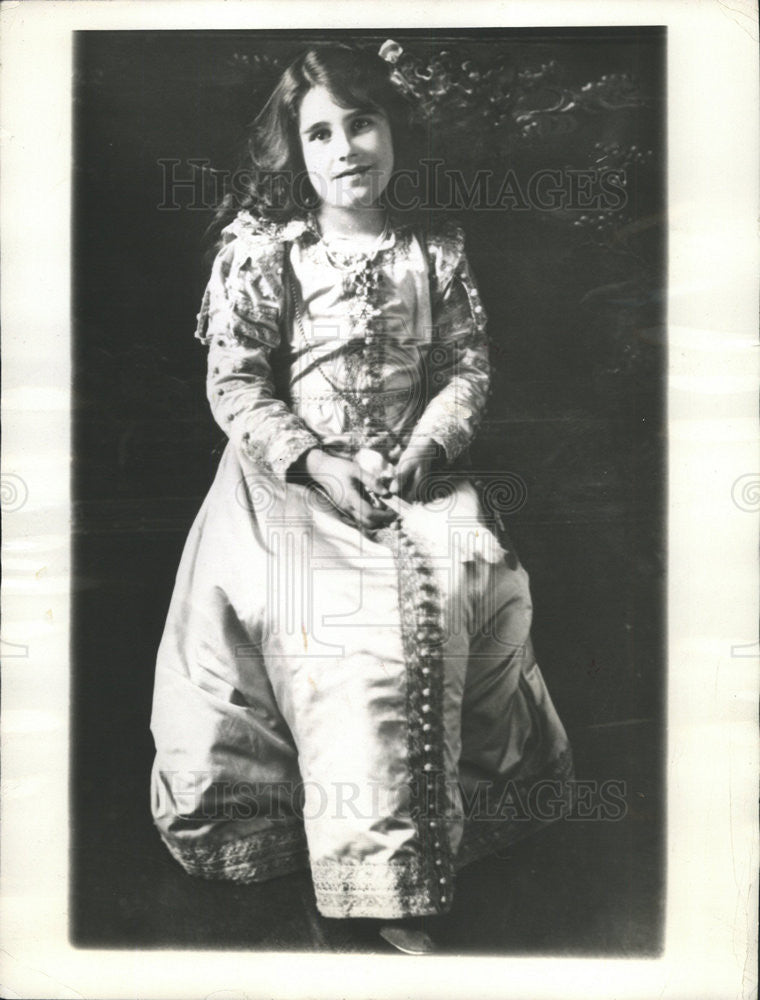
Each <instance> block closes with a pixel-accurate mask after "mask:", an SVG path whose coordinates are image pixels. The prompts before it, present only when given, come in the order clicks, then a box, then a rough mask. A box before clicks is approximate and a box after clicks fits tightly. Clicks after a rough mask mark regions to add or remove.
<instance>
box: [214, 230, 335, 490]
mask: <svg viewBox="0 0 760 1000" xmlns="http://www.w3.org/2000/svg"><path fill="white" fill-rule="evenodd" d="M278 250H279V253H280V256H281V254H282V248H281V247H279V248H277V247H272V246H268V245H266V244H265V243H262V244H261V245H260V246H258V247H257V246H256V244H255V243H251V242H250V241H246V240H244V239H235V238H233V239H231V240H230V241H229V242H228V243H227V244H226V245H225V246H223V247H222V249H221V250H220V251H219V253H218V254H217V257H216V260H215V261H214V265H213V267H212V271H211V277H210V279H209V283H208V286H207V287H206V291H205V294H204V297H203V303H202V305H201V311H200V313H199V314H198V327H197V330H196V336H197V337H198V339H199V340H200V341H201V342H202V343H204V344H206V345H207V346H208V375H207V380H206V390H207V395H208V399H209V403H210V405H211V412H212V413H213V415H214V419H215V420H216V422H217V423H218V424H219V426H220V427H221V428H222V430H223V431H224V432H225V433H226V434H227V436H228V437H229V439H230V440H231V441H232V442H233V443H234V444H235V446H236V447H237V448H238V449H239V451H240V453H241V454H242V455H244V456H246V457H247V458H249V459H250V460H252V461H253V462H255V463H256V464H257V465H259V466H262V467H263V468H265V469H266V470H268V471H269V472H272V473H274V474H275V475H276V476H278V477H279V478H281V479H283V480H284V479H285V477H286V475H287V472H288V469H289V467H290V466H291V465H292V464H293V463H294V462H295V461H296V460H297V459H298V458H299V457H300V456H301V455H302V454H304V452H306V451H308V450H309V449H310V448H312V447H314V446H315V445H318V444H319V443H320V442H319V438H317V437H316V435H314V434H313V433H312V432H311V431H310V430H309V428H308V427H307V426H306V425H305V424H304V422H303V421H302V420H300V419H299V418H298V417H297V416H296V415H295V414H294V413H293V411H292V410H291V409H290V408H289V407H288V406H287V404H286V403H285V402H283V400H281V399H279V398H277V396H276V395H275V390H274V383H273V378H272V369H271V365H270V357H271V353H272V351H273V350H274V349H275V348H276V347H277V346H278V345H279V343H280V337H281V331H280V313H281V308H282V288H281V283H279V282H278V280H277V277H276V275H277V273H278V268H277V266H276V265H277V252H278ZM280 263H281V261H280Z"/></svg>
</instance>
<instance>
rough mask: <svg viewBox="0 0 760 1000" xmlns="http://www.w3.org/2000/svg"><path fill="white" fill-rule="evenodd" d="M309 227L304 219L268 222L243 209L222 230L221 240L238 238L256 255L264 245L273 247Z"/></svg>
mask: <svg viewBox="0 0 760 1000" xmlns="http://www.w3.org/2000/svg"><path fill="white" fill-rule="evenodd" d="M309 228H310V227H309V223H308V222H307V221H306V220H304V219H291V220H290V221H289V222H270V221H269V220H267V219H260V218H258V217H256V216H254V215H252V214H251V213H250V212H248V211H245V210H243V211H241V212H238V214H237V216H236V217H235V218H234V219H233V220H232V222H231V223H230V224H229V225H228V226H225V228H224V229H223V230H222V240H223V241H224V243H229V242H230V241H231V240H234V239H238V240H240V241H241V243H242V244H243V245H245V246H247V247H249V248H250V251H251V253H252V254H256V255H257V254H259V253H261V251H262V250H263V249H265V248H266V247H274V246H277V245H281V244H282V243H287V242H292V241H293V240H296V239H298V238H299V237H300V236H303V234H304V233H305V232H306V231H307V230H308V229H309Z"/></svg>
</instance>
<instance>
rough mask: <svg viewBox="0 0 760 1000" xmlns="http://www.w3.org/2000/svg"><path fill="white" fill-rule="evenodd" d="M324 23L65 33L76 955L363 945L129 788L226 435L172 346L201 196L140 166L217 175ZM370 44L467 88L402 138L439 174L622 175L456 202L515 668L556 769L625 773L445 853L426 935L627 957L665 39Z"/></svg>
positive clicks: (649, 729) (649, 636)
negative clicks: (516, 591)
mask: <svg viewBox="0 0 760 1000" xmlns="http://www.w3.org/2000/svg"><path fill="white" fill-rule="evenodd" d="M338 34H340V33H336V32H323V33H317V32H310V33H304V32H271V31H267V32H261V33H258V32H230V31H216V32H187V31H177V32H83V33H79V35H78V38H77V46H76V62H75V90H74V94H75V129H76V131H75V163H74V196H75V201H74V205H75V212H74V220H73V233H74V248H75V249H74V261H73V265H74V266H73V273H74V302H75V307H74V317H73V319H74V338H73V343H74V393H73V399H74V449H73V453H74V471H73V491H74V508H75V524H74V543H73V544H74V552H73V555H74V566H75V574H74V588H75V595H74V598H75V599H74V612H73V615H74V620H73V648H72V663H73V668H74V672H75V676H74V704H73V727H72V731H73V733H74V741H73V748H74V749H73V759H72V765H73V767H72V785H71V796H72V814H73V817H74V827H73V834H72V872H73V880H72V901H71V902H72V907H71V915H72V924H71V937H72V942H73V943H75V944H79V945H82V946H87V947H97V946H103V947H117V948H118V947H135V946H140V947H150V946H168V945H172V946H183V945H185V946H194V947H203V946H213V947H224V946H230V947H237V948H240V947H246V946H250V947H252V948H256V947H261V948H283V949H287V948H299V949H318V950H369V949H372V948H374V947H375V943H374V941H373V940H371V939H369V938H367V939H366V940H362V938H361V935H358V936H357V935H356V934H352V933H350V932H349V930H348V929H347V927H346V924H345V922H342V921H325V920H323V919H322V918H320V917H319V916H318V915H317V914H316V911H315V909H314V902H313V896H312V895H311V890H310V886H309V882H308V876H306V875H305V876H303V877H301V876H291V877H288V878H285V879H279V880H276V881H275V882H270V883H266V884H264V885H260V886H247V887H243V886H235V885H229V884H224V883H219V884H216V883H205V882H202V881H195V880H193V879H191V878H190V877H189V876H186V875H185V874H184V873H183V872H182V871H181V869H180V868H179V866H177V865H176V863H175V862H173V861H172V860H171V858H170V857H169V855H168V854H167V853H166V852H165V849H164V848H163V846H162V845H161V844H160V842H159V840H158V836H157V834H155V832H154V831H153V828H152V824H151V818H150V811H149V799H148V775H149V769H150V764H151V761H152V752H153V747H152V741H151V736H150V732H149V728H148V725H149V716H150V702H151V695H152V675H153V666H154V657H155V651H156V648H157V645H158V642H159V638H160V634H161V629H162V626H163V621H164V617H165V614H166V610H167V607H168V601H169V597H170V593H171V588H172V584H173V579H174V574H175V572H176V568H177V565H178V562H179V557H180V553H181V549H182V545H183V543H184V538H185V535H186V533H187V530H188V529H189V527H190V524H191V522H192V519H193V517H194V515H195V513H196V511H197V509H198V507H199V505H200V502H201V499H202V497H203V495H204V493H205V491H206V490H207V488H208V487H209V485H210V482H211V479H212V477H213V475H214V472H215V468H216V464H217V462H218V458H219V455H220V453H221V447H222V444H223V438H222V435H221V432H220V431H219V430H218V429H217V428H216V426H215V425H214V423H213V421H212V419H211V417H210V415H209V413H208V407H207V403H206V399H205V388H204V379H205V358H204V352H203V350H202V348H201V347H200V346H199V344H198V342H197V341H195V340H194V338H193V330H194V324H195V313H196V312H197V310H198V307H199V303H200V298H201V294H202V291H203V287H204V284H205V281H206V279H207V275H208V268H209V250H210V247H211V244H210V242H209V239H208V238H207V236H206V231H207V228H208V226H209V224H210V223H211V221H212V216H213V213H212V212H211V210H210V208H209V207H205V208H204V207H203V205H202V204H199V201H201V198H200V194H199V192H200V191H201V190H202V187H201V183H200V174H199V173H197V172H196V174H195V175H194V176H195V180H196V182H197V184H196V191H195V193H193V192H192V191H191V190H190V189H189V188H185V189H183V190H178V191H177V193H176V200H177V203H178V204H179V205H180V207H179V208H178V209H176V210H170V209H168V208H166V200H167V199H166V190H165V185H164V179H165V172H166V169H167V167H162V166H161V163H160V161H162V160H176V161H180V163H179V165H178V166H177V167H176V172H177V175H179V176H182V177H185V178H188V177H191V176H192V168H191V167H190V166H189V163H188V161H190V160H191V159H197V160H202V161H206V162H208V163H209V164H210V165H211V166H212V167H213V168H215V169H217V170H220V171H223V170H230V169H232V168H233V167H234V165H235V155H236V146H235V143H236V140H237V139H238V137H239V136H240V134H241V132H242V130H243V128H244V126H245V125H246V124H247V123H248V122H249V121H251V119H252V118H253V117H254V116H255V114H256V112H257V111H258V110H259V108H260V107H261V104H262V102H263V100H264V99H265V98H266V96H267V95H268V93H269V91H270V90H271V87H272V85H273V84H274V82H275V81H276V79H277V76H278V75H279V71H280V69H281V68H282V67H283V66H284V65H286V64H287V62H288V61H289V60H290V59H291V58H292V57H293V56H295V55H296V54H297V53H298V52H299V51H301V50H302V48H303V47H304V46H305V45H306V44H308V43H309V42H311V41H315V40H320V39H327V38H334V37H336V36H337V35H338ZM389 36H390V37H392V38H394V39H396V40H397V41H398V42H399V43H401V45H402V46H403V47H404V49H405V51H406V53H407V55H408V57H409V58H410V59H411V58H413V59H415V60H417V61H418V64H419V65H420V66H423V67H425V66H427V65H428V64H432V62H433V61H434V59H435V58H436V57H437V55H438V54H439V53H440V52H442V51H445V52H447V53H449V55H448V56H446V57H445V58H446V59H447V60H449V63H450V65H451V66H453V70H452V71H451V72H452V73H453V74H454V79H456V80H457V81H459V83H460V84H461V83H462V81H464V83H465V84H467V86H469V88H470V92H469V93H468V92H467V89H466V88H464V89H463V86H464V85H460V86H458V87H457V88H454V91H455V92H456V94H458V95H459V98H457V100H452V99H451V96H450V94H447V95H444V97H443V98H441V99H440V106H439V107H437V110H436V116H435V118H434V124H433V126H432V127H431V128H430V129H429V131H428V143H429V154H430V155H431V156H433V157H438V156H440V157H445V160H446V167H447V168H450V169H459V170H461V171H462V172H463V174H464V176H465V177H466V178H469V179H472V177H473V176H474V174H475V172H476V171H477V170H478V169H488V170H491V171H493V172H494V174H495V175H496V176H498V177H503V175H504V173H505V170H506V169H507V167H510V168H512V169H514V170H515V173H516V176H517V177H518V178H519V180H520V181H527V179H528V178H529V176H530V175H531V173H532V172H534V171H536V170H538V169H543V168H554V169H563V168H565V167H574V168H578V167H588V166H593V165H598V166H615V165H618V166H619V165H623V166H624V167H625V170H626V175H627V180H628V186H627V193H628V201H627V204H626V205H625V207H624V208H623V209H622V210H620V211H618V212H615V213H608V214H607V216H605V217H604V218H596V215H595V213H593V212H592V213H589V212H584V211H582V210H572V209H571V210H563V211H559V210H558V211H547V212H543V211H537V210H532V211H528V212H514V211H509V210H505V209H498V210H491V211H475V210H471V211H469V212H465V213H463V214H462V215H461V217H460V220H459V221H460V222H461V223H462V224H463V225H464V227H465V229H466V232H467V240H468V256H469V259H470V262H471V264H472V267H473V270H474V272H475V274H476V277H477V280H478V283H479V285H480V288H481V292H482V294H483V298H484V300H485V304H486V306H487V310H488V313H489V321H490V322H489V331H490V335H491V338H492V350H493V362H494V366H495V387H494V393H493V398H492V403H491V407H490V411H489V418H488V420H487V421H486V424H485V425H484V427H483V429H482V432H481V435H480V438H479V441H478V444H477V446H476V447H475V449H474V450H473V462H474V466H475V469H476V470H477V471H482V472H485V473H487V474H493V473H499V472H500V473H502V474H504V473H509V475H510V477H511V482H512V483H513V484H516V491H515V494H514V497H513V498H512V503H511V506H510V507H509V512H510V516H509V518H508V528H509V531H510V534H511V535H512V537H513V539H514V541H515V543H516V547H517V549H518V551H519V553H520V557H521V559H522V561H523V563H524V564H525V565H526V567H527V568H528V570H529V572H530V574H531V584H532V592H533V599H534V607H535V627H534V641H535V645H536V648H537V653H538V658H539V662H540V663H541V666H542V670H543V672H544V674H545V676H546V679H547V682H548V684H549V688H550V690H551V692H552V695H553V698H554V700H555V703H556V704H557V708H558V710H559V712H560V715H561V717H562V718H563V721H564V722H565V725H566V727H567V729H568V732H569V734H570V737H571V740H572V741H573V743H574V747H575V751H576V757H577V771H578V775H579V777H581V778H584V779H589V780H596V781H604V780H606V779H615V780H621V781H624V782H625V783H626V798H627V814H626V817H625V819H624V820H621V821H618V822H615V823H611V822H604V821H601V820H600V819H598V818H594V817H593V816H591V817H584V816H579V817H577V818H576V819H575V820H570V821H568V822H566V823H563V824H560V825H557V826H555V827H553V828H552V829H551V830H549V831H547V832H545V833H544V834H541V835H539V836H538V837H536V838H534V840H533V841H531V842H530V843H525V844H522V845H518V846H517V847H515V848H514V849H512V850H510V851H509V852H505V853H504V854H502V855H500V856H497V857H495V858H492V859H490V860H488V861H486V862H481V863H479V864H477V865H474V866H472V867H471V868H469V869H467V870H465V872H463V873H462V875H461V876H460V884H459V894H458V897H457V902H456V904H455V908H454V911H453V913H452V915H451V918H450V921H449V926H448V930H447V932H446V934H447V935H448V938H447V940H448V947H449V949H450V950H452V951H462V952H467V951H470V952H496V953H509V952H517V953H521V954H523V953H529V952H536V953H541V952H549V953H560V952H568V953H579V954H580V953H586V954H597V953H598V954H601V953H607V954H643V953H647V954H651V953H653V952H656V951H657V950H658V948H659V947H660V945H661V929H662V904H663V898H662V893H663V878H664V867H663V843H664V840H663V834H664V831H663V816H662V801H663V795H664V790H663V756H664V749H663V748H664V722H663V720H664V717H665V706H664V689H665V674H664V656H663V641H664V640H663V636H664V585H663V584H664V581H663V574H664V559H665V556H664V552H665V544H664V538H665V532H664V498H665V483H664V470H665V450H666V439H665V423H664V416H665V414H664V373H665V357H664V335H663V329H664V325H663V305H662V303H663V299H664V284H665V272H664V245H663V231H664V225H663V221H664V175H663V166H662V164H663V162H664V152H665V150H664V110H665V92H664V65H665V64H664V59H665V36H664V29H658V28H652V29H641V28H635V29H634V28H630V29H597V30H590V29H577V28H576V29H562V30H560V29H557V30H555V31H547V30H542V31H540V32H539V31H527V30H526V31H523V30H521V31H516V30H511V31H506V30H505V31H493V30H489V31H487V32H486V31H471V32H466V31H457V32H455V33H451V32H445V31H427V32H420V31H414V32H412V31H398V32H393V31H390V32H389V31H381V32H368V33H364V34H363V35H361V36H358V35H356V34H355V33H350V34H348V35H347V36H346V37H347V38H349V39H350V40H353V41H357V42H360V43H362V44H365V43H366V44H367V45H368V47H369V48H371V49H374V50H375V51H376V49H377V48H378V47H379V45H380V44H381V43H382V42H383V41H384V40H385V39H386V38H388V37H389ZM449 63H447V65H448V64H449ZM542 67H543V68H542ZM489 71H490V72H489ZM457 74H458V76H457ZM473 74H474V76H473ZM531 74H534V75H533V76H531ZM468 81H470V82H469V83H468ZM494 81H496V82H494ZM433 82H434V81H433ZM497 84H498V86H497ZM419 85H420V86H421V87H424V86H428V85H429V84H428V83H427V81H426V80H424V79H423V80H422V82H421V83H420V84H419ZM430 86H432V84H431V85H430ZM495 87H496V88H497V89H494V88H495ZM494 95H496V97H497V98H498V100H494V101H491V100H490V98H491V97H493V96H494ZM483 108H485V109H486V111H483V113H482V115H481V114H480V113H479V109H483ZM494 108H495V109H496V111H494V110H493V109H494ZM488 109H491V110H490V111H489V110H488ZM494 115H495V116H496V117H494ZM521 115H522V117H521ZM526 115H527V120H529V121H536V123H537V124H536V126H535V127H534V128H533V129H532V131H531V129H527V130H526V129H525V128H524V124H525V120H526ZM499 116H500V117H499ZM497 123H498V124H497ZM210 176H211V175H209V174H206V175H205V177H206V180H207V181H208V180H209V178H210ZM205 190H206V191H207V192H210V191H212V190H213V184H207V185H206V188H205ZM193 201H195V205H193ZM378 947H379V945H378Z"/></svg>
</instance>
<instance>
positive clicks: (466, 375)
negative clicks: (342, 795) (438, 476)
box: [413, 229, 491, 462]
mask: <svg viewBox="0 0 760 1000" xmlns="http://www.w3.org/2000/svg"><path fill="white" fill-rule="evenodd" d="M431 251H432V253H431V266H432V267H433V271H434V275H435V276H436V278H437V280H436V281H433V282H432V288H433V299H432V302H431V305H432V313H433V331H434V337H433V347H432V349H431V353H430V366H429V379H430V383H429V384H430V391H431V394H432V398H431V399H430V401H429V403H428V405H427V406H426V408H425V410H424V411H423V413H422V416H421V417H420V419H419V421H418V423H417V425H416V427H415V429H414V435H413V437H414V438H423V437H429V438H432V439H433V440H434V441H436V442H437V443H438V444H439V445H441V446H442V447H443V449H444V450H445V452H446V457H447V459H448V461H449V462H451V461H453V460H454V459H455V458H457V456H458V455H460V454H461V452H463V451H464V450H465V449H466V448H467V447H468V445H469V444H470V442H471V441H472V439H473V437H474V435H475V432H476V430H477V428H478V425H479V424H480V421H481V420H482V417H483V414H484V412H485V408H486V403H487V400H488V394H489V390H490V382H491V367H490V362H489V352H488V338H487V336H486V314H485V310H484V309H483V305H482V303H481V301H480V295H479V293H478V289H477V286H476V284H475V281H474V279H473V277H472V273H471V270H470V266H469V263H468V261H467V257H466V256H465V253H464V235H463V234H462V231H461V230H459V229H457V230H456V231H455V233H454V235H453V237H452V238H451V239H449V240H442V241H440V242H439V243H438V244H437V245H434V246H433V247H431Z"/></svg>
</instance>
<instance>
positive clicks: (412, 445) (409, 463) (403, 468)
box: [390, 437, 444, 502]
mask: <svg viewBox="0 0 760 1000" xmlns="http://www.w3.org/2000/svg"><path fill="white" fill-rule="evenodd" d="M443 456H444V452H443V449H442V448H441V446H440V445H439V444H438V442H437V441H434V440H433V439H432V438H429V437H424V438H413V439H412V440H411V441H410V442H409V444H408V445H407V446H406V448H405V449H404V451H403V452H402V453H401V456H400V458H399V460H398V464H397V465H396V475H395V477H394V478H393V481H392V482H391V486H390V491H391V493H397V494H398V495H399V496H400V497H401V498H402V500H408V501H409V502H412V501H414V500H418V499H419V498H420V488H421V487H422V485H423V483H424V482H425V480H426V478H427V477H428V476H429V474H430V472H431V470H432V469H433V468H434V467H435V465H436V464H438V463H439V462H440V461H441V460H442V459H443Z"/></svg>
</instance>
